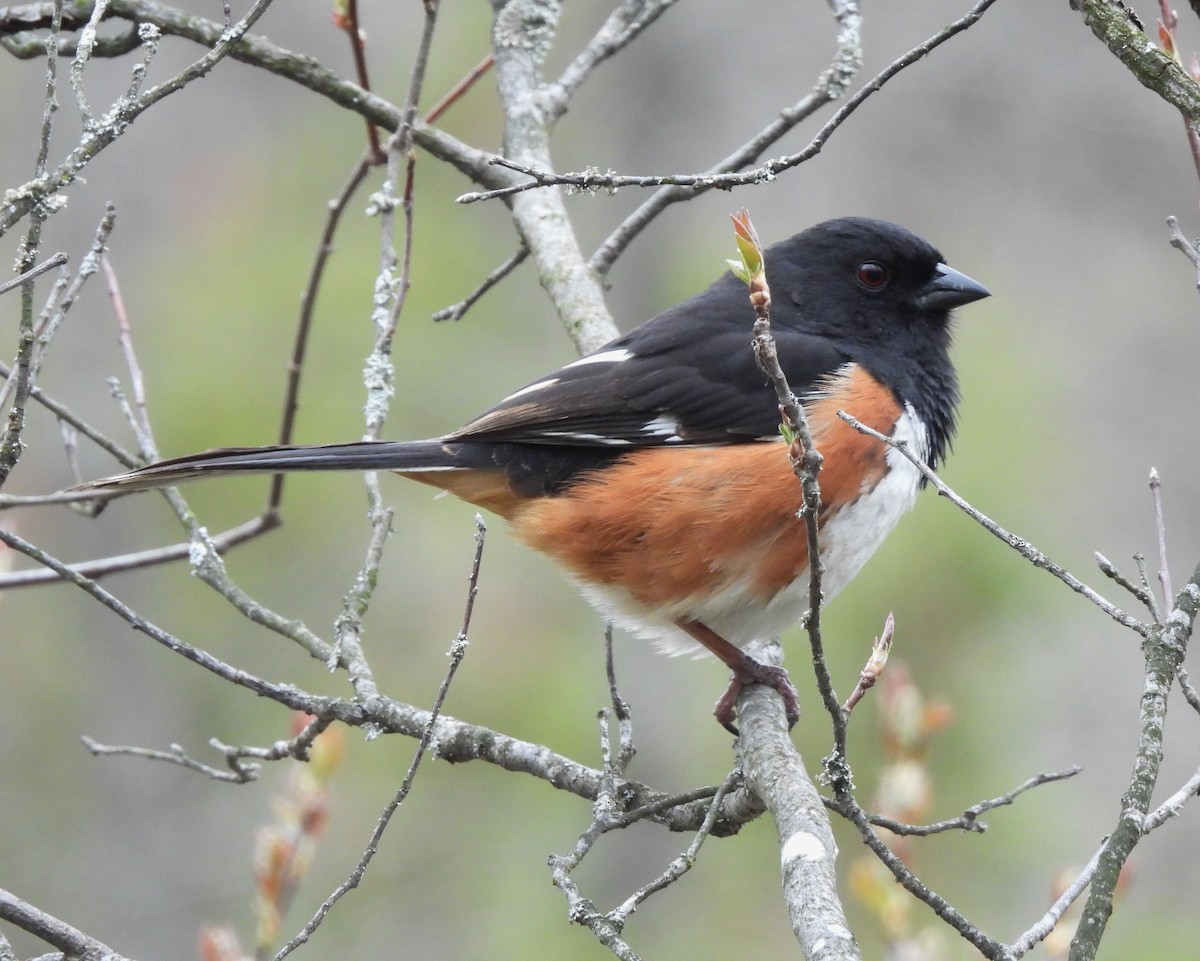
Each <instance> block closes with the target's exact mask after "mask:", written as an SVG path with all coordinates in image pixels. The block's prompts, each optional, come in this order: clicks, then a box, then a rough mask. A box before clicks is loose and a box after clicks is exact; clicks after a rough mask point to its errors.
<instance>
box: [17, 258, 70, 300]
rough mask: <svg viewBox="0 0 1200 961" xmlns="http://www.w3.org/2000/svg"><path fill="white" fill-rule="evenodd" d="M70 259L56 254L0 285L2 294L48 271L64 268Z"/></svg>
mask: <svg viewBox="0 0 1200 961" xmlns="http://www.w3.org/2000/svg"><path fill="white" fill-rule="evenodd" d="M70 259H71V258H70V257H68V256H67V255H66V254H63V253H58V254H54V256H52V257H48V258H46V259H45V260H43V261H42V262H41V263H40V264H36V265H35V266H33V267H30V268H29V269H28V270H26V271H25V272H24V273H22V274H21V275H20V276H19V277H14V278H13V279H12V280H6V281H4V283H2V284H0V294H7V293H8V292H9V291H10V290H12V289H13V288H14V287H20V286H21V284H23V283H25V281H27V280H33V279H35V278H37V277H40V276H41V275H42V274H44V273H46V271H48V270H54V268H55V267H62V266H63V265H65V264H66V263H67V262H68V261H69V260H70Z"/></svg>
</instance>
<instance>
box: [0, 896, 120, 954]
mask: <svg viewBox="0 0 1200 961" xmlns="http://www.w3.org/2000/svg"><path fill="white" fill-rule="evenodd" d="M0 921H7V922H9V923H10V924H12V925H14V926H16V927H18V928H20V929H21V930H22V931H25V932H27V933H29V934H31V935H33V936H34V937H35V938H38V939H39V940H41V941H44V942H46V944H50V945H53V946H54V947H56V948H58V949H59V951H61V952H62V955H61V956H65V957H68V958H81V959H83V958H86V959H88V961H91V959H93V958H94V959H96V961H126V959H125V957H124V955H121V954H118V953H117V952H116V951H114V950H113V949H112V948H110V947H109V946H108V945H107V944H104V943H103V942H102V941H97V940H96V939H95V938H93V937H91V936H90V935H87V934H84V933H83V932H82V931H80V930H79V929H78V928H74V927H72V926H71V925H69V924H67V922H66V921H60V920H59V919H58V918H56V917H54V915H52V914H47V913H46V912H45V911H43V910H41V908H36V907H34V906H33V905H32V904H30V903H29V902H27V901H23V900H22V899H21V898H18V897H17V896H16V895H15V894H12V893H11V892H9V891H5V890H4V889H3V888H0Z"/></svg>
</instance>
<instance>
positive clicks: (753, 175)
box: [457, 0, 996, 204]
mask: <svg viewBox="0 0 1200 961" xmlns="http://www.w3.org/2000/svg"><path fill="white" fill-rule="evenodd" d="M995 2H996V0H978V2H977V3H976V4H975V5H974V6H973V7H972V8H971V9H970V11H968V12H967V13H966V14H965V15H964V16H962V17H960V18H959V19H958V20H955V21H954V22H953V23H950V24H948V25H947V26H946V27H944V28H943V29H941V30H940V31H938V33H936V34H935V35H934V36H932V37H930V38H929V39H928V40H926V41H925V42H924V43H922V44H918V45H917V46H916V47H913V49H912V50H910V51H909V52H908V53H906V54H904V56H902V57H900V58H898V59H897V60H895V61H893V62H892V63H891V64H889V65H888V66H887V67H885V68H884V69H883V70H881V71H880V72H879V73H878V74H876V75H875V77H874V78H872V79H871V80H870V81H868V82H867V83H866V84H865V85H864V86H863V87H861V88H860V89H859V90H858V92H857V93H855V95H854V96H853V97H851V98H850V99H849V100H847V101H846V103H845V104H844V105H843V106H842V108H841V109H840V110H838V111H837V113H835V114H834V115H833V116H832V117H831V118H830V119H829V121H828V122H827V123H826V124H825V125H824V126H823V127H822V128H821V129H820V130H819V131H818V132H817V134H816V136H814V137H813V139H812V140H811V141H809V144H808V146H807V147H805V148H804V149H803V150H801V151H800V152H798V153H794V154H791V155H789V156H786V157H780V158H777V159H774V160H769V161H767V162H766V163H764V164H761V165H760V166H758V167H755V168H754V169H752V170H746V171H741V172H737V173H726V174H717V175H712V174H705V173H701V174H649V175H632V176H630V175H624V174H616V173H600V172H599V171H596V170H585V171H580V172H576V173H565V174H556V173H554V172H553V171H551V170H550V169H549V168H548V167H546V166H539V165H536V164H530V163H526V162H524V161H522V160H520V159H517V158H512V157H494V158H492V163H494V164H500V165H503V166H505V167H508V168H509V169H513V170H516V171H518V172H520V173H522V174H524V175H525V176H526V177H527V178H528V179H527V180H525V181H522V182H520V183H516V184H513V185H511V186H507V187H499V188H496V189H493V190H483V191H472V192H470V193H465V194H462V195H461V196H460V197H458V198H457V201H458V203H462V204H469V203H477V202H479V201H483V200H493V199H496V198H499V197H511V196H514V195H516V194H520V193H523V192H525V191H528V190H535V189H538V188H541V187H551V186H566V187H574V188H575V189H576V190H579V191H582V192H591V191H596V190H603V191H612V190H618V189H620V188H622V187H662V186H676V187H688V188H691V189H692V190H693V191H696V190H710V189H712V188H714V187H717V188H720V189H722V190H732V189H733V188H735V187H746V186H751V185H754V184H759V183H766V182H769V181H771V180H774V179H775V178H776V177H777V176H778V175H779V174H780V173H782V172H783V171H785V170H790V169H791V168H793V167H797V166H799V165H800V164H802V163H804V162H806V161H808V160H811V159H812V158H813V157H815V156H816V155H817V154H819V153H820V152H821V150H822V149H823V148H824V146H825V143H826V141H828V139H829V137H830V136H831V135H832V134H833V132H834V131H835V130H837V128H838V127H840V126H841V125H842V124H843V123H845V121H846V120H847V119H848V118H849V117H850V115H851V114H852V113H854V111H855V110H857V109H858V108H859V107H860V106H861V105H862V103H863V102H864V101H865V100H866V99H867V98H868V97H870V96H871V95H873V94H875V93H877V92H878V91H879V90H880V89H881V88H882V87H883V86H884V84H886V83H887V82H888V81H889V80H891V79H892V78H893V77H894V76H896V74H898V73H900V72H901V71H902V70H904V69H905V68H906V67H909V66H911V65H912V64H914V63H916V62H917V61H918V60H921V59H922V58H923V57H925V56H927V55H928V54H929V53H931V52H932V51H933V50H934V49H935V48H937V47H939V46H940V45H941V44H943V43H945V42H946V41H947V40H949V39H950V38H951V37H953V36H955V35H956V34H958V33H961V32H962V31H963V30H966V29H967V28H969V27H971V26H973V25H974V24H975V22H976V21H978V20H979V18H980V17H982V16H983V14H984V13H985V12H986V11H987V9H988V7H990V6H991V5H992V4H993V3H995Z"/></svg>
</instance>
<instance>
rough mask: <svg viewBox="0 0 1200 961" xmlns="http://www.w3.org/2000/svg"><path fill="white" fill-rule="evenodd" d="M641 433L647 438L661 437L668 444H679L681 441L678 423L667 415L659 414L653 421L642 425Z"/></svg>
mask: <svg viewBox="0 0 1200 961" xmlns="http://www.w3.org/2000/svg"><path fill="white" fill-rule="evenodd" d="M642 433H643V434H646V435H647V436H649V437H661V438H662V439H663V440H664V441H666V442H667V443H668V444H675V443H679V442H680V441H682V440H683V438H682V437H681V436H680V434H679V421H677V420H676V419H675V418H674V417H671V416H669V415H667V414H660V415H659V416H658V417H655V418H654V420H651V421H647V422H646V423H645V424H643V425H642Z"/></svg>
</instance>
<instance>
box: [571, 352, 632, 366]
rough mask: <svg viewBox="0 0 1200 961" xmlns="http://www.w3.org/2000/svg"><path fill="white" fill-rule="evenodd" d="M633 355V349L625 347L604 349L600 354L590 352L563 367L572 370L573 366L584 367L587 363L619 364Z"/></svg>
mask: <svg viewBox="0 0 1200 961" xmlns="http://www.w3.org/2000/svg"><path fill="white" fill-rule="evenodd" d="M632 356H633V351H632V350H626V349H625V348H624V347H616V348H614V349H612V350H602V351H600V353H598V354H588V356H586V357H580V358H579V360H575V361H572V362H571V363H569V364H567V366H566V367H564V368H563V369H564V370H570V369H571V368H572V367H584V366H586V365H587V364H619V363H620V362H621V361H623V360H629V358H630V357H632Z"/></svg>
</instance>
